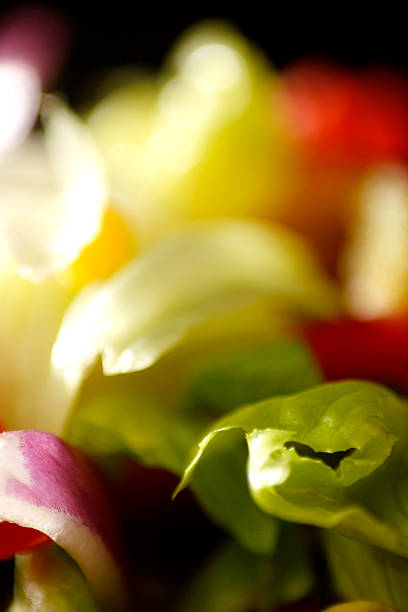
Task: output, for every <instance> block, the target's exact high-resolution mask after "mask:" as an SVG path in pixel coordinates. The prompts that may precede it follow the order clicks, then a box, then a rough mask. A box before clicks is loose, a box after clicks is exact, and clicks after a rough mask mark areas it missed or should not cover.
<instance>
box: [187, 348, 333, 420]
mask: <svg viewBox="0 0 408 612" xmlns="http://www.w3.org/2000/svg"><path fill="white" fill-rule="evenodd" d="M321 382H322V376H321V374H320V372H319V369H318V366H317V364H316V362H315V360H314V358H313V356H312V354H311V352H310V351H309V350H308V348H307V346H306V345H305V344H302V343H301V342H299V341H298V340H295V339H291V338H277V339H276V340H274V341H270V342H262V343H256V344H255V345H252V344H251V345H249V346H244V347H242V348H240V347H239V348H234V349H225V348H224V350H221V351H218V352H212V353H211V354H210V355H208V356H206V357H205V358H203V359H201V360H198V362H197V363H194V365H193V366H192V367H191V374H190V380H189V383H188V390H187V398H186V400H185V403H186V404H187V406H188V407H189V409H191V410H194V411H197V412H199V413H207V412H208V413H210V414H214V415H218V414H223V413H225V412H229V411H231V410H233V409H234V408H238V406H242V405H244V404H248V403H253V402H257V401H261V400H263V399H267V398H270V397H273V396H275V395H290V394H291V393H297V392H299V391H303V390H305V389H309V388H310V387H314V386H316V385H317V384H319V383H321Z"/></svg>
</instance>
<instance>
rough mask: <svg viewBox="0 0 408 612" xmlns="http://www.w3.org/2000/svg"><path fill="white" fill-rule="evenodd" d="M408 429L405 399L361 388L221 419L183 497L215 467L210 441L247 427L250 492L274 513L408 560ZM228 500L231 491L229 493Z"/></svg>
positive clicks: (315, 393) (322, 391) (354, 385)
mask: <svg viewBox="0 0 408 612" xmlns="http://www.w3.org/2000/svg"><path fill="white" fill-rule="evenodd" d="M407 422H408V421H407V410H406V406H405V405H404V404H403V403H402V402H401V401H400V400H399V399H398V398H397V396H395V395H394V394H393V393H392V392H391V391H388V390H387V389H385V388H384V387H381V386H379V385H374V384H370V383H365V382H359V381H347V382H342V383H336V384H327V385H322V386H320V387H316V388H314V389H311V390H309V391H305V392H303V393H299V394H297V395H292V396H287V397H280V398H273V399H271V400H267V401H264V402H261V403H258V404H253V405H249V406H246V407H243V408H241V409H239V410H237V411H235V412H233V413H230V414H228V415H227V416H226V417H224V418H223V419H220V420H219V421H218V422H216V423H215V424H214V425H213V427H212V428H211V429H210V431H209V432H208V433H207V435H206V436H204V437H203V438H202V440H201V442H200V443H199V445H198V447H197V450H196V453H195V456H194V458H193V460H192V461H191V463H190V464H189V466H188V467H187V469H186V471H185V474H184V478H183V480H182V482H181V483H180V485H179V487H178V489H177V491H176V492H178V491H180V490H181V489H182V488H183V487H185V486H186V485H187V483H188V482H189V481H190V480H191V479H193V477H194V470H195V468H196V465H197V464H199V463H200V462H201V461H203V462H204V463H205V461H206V460H207V456H208V455H210V454H211V447H210V446H209V445H210V443H211V444H212V443H213V441H214V440H216V439H217V438H220V437H223V436H225V435H230V434H229V432H230V431H231V430H238V431H241V432H243V433H244V435H245V438H246V441H247V444H248V449H249V458H248V465H247V476H248V484H249V488H250V491H251V494H252V497H253V499H254V500H255V502H256V503H257V504H258V505H259V507H260V508H261V509H262V510H263V511H264V512H266V513H268V514H271V515H273V516H276V517H278V518H281V519H284V520H288V521H293V522H299V523H308V524H311V525H316V526H320V527H325V528H336V529H338V530H339V531H340V532H342V533H343V534H345V535H350V536H352V537H354V538H357V539H360V540H362V541H365V542H368V543H371V544H375V545H378V546H381V547H383V548H385V549H386V550H389V551H392V552H395V553H398V554H400V555H405V556H408V522H407V520H406V517H405V516H404V512H403V509H401V508H400V503H401V499H400V495H401V491H400V490H398V491H397V490H396V489H398V488H400V489H403V483H404V476H403V474H404V472H405V469H406V465H405V466H404V465H403V464H402V463H401V462H402V460H403V458H404V453H403V449H404V444H406V437H407ZM399 437H400V438H401V439H400V441H399V443H398V444H396V442H397V440H398V438H399ZM394 444H396V449H395V451H394V452H393V455H392V457H391V458H390V456H391V453H392V451H393V446H394ZM207 447H208V449H207ZM206 449H207V450H208V452H205V451H206ZM389 458H390V459H389ZM401 470H402V471H401ZM193 482H194V480H193ZM378 491H381V495H379V494H378ZM396 492H397V493H398V496H397V495H396ZM406 494H408V491H407V492H406ZM218 495H219V496H221V497H222V496H227V495H228V491H227V490H226V489H219V491H218Z"/></svg>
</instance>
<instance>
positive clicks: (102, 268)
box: [63, 208, 137, 290]
mask: <svg viewBox="0 0 408 612" xmlns="http://www.w3.org/2000/svg"><path fill="white" fill-rule="evenodd" d="M136 250H137V247H136V239H135V237H134V235H133V234H132V232H131V231H130V228H129V227H128V226H127V225H126V223H125V221H124V220H123V219H122V217H121V216H120V215H119V214H118V213H117V212H116V211H115V210H113V209H112V208H108V209H107V210H106V213H105V216H104V218H103V221H102V228H101V231H100V233H99V235H98V236H97V238H96V239H95V240H94V241H93V242H92V243H91V244H90V245H88V246H87V247H86V248H85V249H84V250H83V251H82V253H81V254H80V256H79V257H78V259H76V260H75V261H74V263H73V264H72V266H71V267H70V268H69V269H68V270H66V272H65V273H64V277H63V280H65V281H68V283H69V284H70V285H73V286H74V288H75V289H76V290H78V289H80V288H82V287H83V286H84V285H86V284H87V283H89V282H91V281H94V280H98V279H103V278H107V277H108V276H110V275H111V274H113V273H114V272H115V271H116V270H118V268H120V267H121V266H122V265H123V264H124V263H126V262H127V261H129V260H130V259H131V258H132V257H133V256H134V255H135V253H136Z"/></svg>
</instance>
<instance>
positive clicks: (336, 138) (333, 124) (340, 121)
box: [283, 61, 357, 159]
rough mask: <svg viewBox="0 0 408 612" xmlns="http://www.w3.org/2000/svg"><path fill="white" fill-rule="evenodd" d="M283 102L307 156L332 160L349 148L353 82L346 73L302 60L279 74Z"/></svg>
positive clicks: (351, 129) (345, 154) (343, 154)
mask: <svg viewBox="0 0 408 612" xmlns="http://www.w3.org/2000/svg"><path fill="white" fill-rule="evenodd" d="M283 94H284V103H285V105H286V108H287V112H288V115H289V122H290V124H291V125H292V131H293V135H294V137H295V139H297V140H299V141H300V143H302V144H303V145H304V149H305V152H306V154H308V155H310V156H312V157H313V156H317V157H324V158H325V159H327V157H328V158H329V159H336V158H337V157H344V156H347V155H348V153H349V151H350V149H351V148H352V137H353V125H354V124H355V117H354V115H355V110H356V96H357V89H356V81H355V79H354V78H353V76H352V75H351V74H349V73H348V72H347V71H346V70H344V69H342V68H340V67H337V66H335V65H331V64H329V63H324V62H313V61H304V62H300V63H298V64H295V65H294V66H292V67H291V68H289V69H287V70H286V71H285V73H284V74H283Z"/></svg>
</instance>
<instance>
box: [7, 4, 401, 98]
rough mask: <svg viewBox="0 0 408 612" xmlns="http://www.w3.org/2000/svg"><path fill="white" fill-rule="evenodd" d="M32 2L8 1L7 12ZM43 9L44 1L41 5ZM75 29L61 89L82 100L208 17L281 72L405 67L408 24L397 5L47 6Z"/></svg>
mask: <svg viewBox="0 0 408 612" xmlns="http://www.w3.org/2000/svg"><path fill="white" fill-rule="evenodd" d="M30 4H33V3H17V2H2V3H1V12H2V13H3V15H4V14H5V13H6V12H7V11H9V10H10V9H15V8H17V7H20V6H30ZM36 5H38V3H36ZM41 6H43V7H44V8H47V9H50V10H58V11H59V12H60V14H61V15H63V16H65V18H66V20H67V22H68V23H69V24H70V26H71V28H72V40H71V45H72V46H71V50H70V53H69V55H68V56H67V59H66V63H65V66H64V68H63V70H62V71H61V72H60V74H59V76H58V81H57V86H58V88H59V89H60V90H62V91H64V92H65V93H66V94H68V95H69V98H70V101H71V103H73V104H74V105H75V103H80V102H81V101H82V100H83V99H84V97H87V96H88V95H89V89H90V81H91V83H92V82H93V79H94V78H97V77H98V75H99V76H100V71H102V70H104V69H106V68H113V67H117V66H123V65H135V64H136V65H139V66H143V67H146V68H151V69H156V68H158V67H159V66H160V65H161V63H162V61H163V59H164V58H165V56H166V53H167V51H168V50H169V48H170V46H171V45H172V44H173V43H174V41H175V40H176V38H177V37H178V36H179V35H180V34H181V33H182V32H183V31H185V29H186V28H188V27H189V26H190V25H192V24H194V23H196V22H198V21H201V20H203V19H208V18H215V19H222V20H226V21H228V22H229V23H231V24H232V25H235V26H236V27H238V29H239V30H241V32H242V33H243V34H244V35H245V37H246V38H248V39H249V40H251V41H252V42H255V43H256V44H258V45H259V46H260V48H261V49H262V50H263V51H264V52H265V53H266V54H267V55H268V57H269V59H270V61H271V62H272V64H273V65H274V66H275V67H276V68H278V69H280V68H283V67H286V66H287V65H288V64H290V63H291V62H293V61H294V60H296V59H299V58H304V57H310V56H312V57H326V58H332V59H335V60H338V61H339V62H341V63H343V64H344V65H346V66H364V65H367V64H376V65H378V64H382V65H386V66H393V67H396V68H401V69H406V68H407V66H408V52H407V45H406V34H405V31H404V30H405V25H404V24H405V20H404V19H403V16H402V13H401V10H400V9H397V5H396V3H395V4H393V3H391V4H389V3H388V4H387V7H386V8H385V7H384V6H381V7H378V8H376V9H375V8H374V7H373V6H370V8H369V9H366V10H362V11H359V10H357V7H356V6H355V5H353V4H352V3H349V4H347V3H342V4H341V6H340V5H337V6H336V7H335V6H334V5H332V4H330V5H327V6H325V7H319V8H318V7H317V6H316V5H315V4H313V3H304V4H303V3H302V4H301V5H300V6H295V5H294V4H292V3H284V2H278V3H274V4H273V5H268V6H263V7H262V5H261V3H256V4H255V5H252V4H251V5H249V4H245V5H243V8H241V9H240V8H238V6H235V7H234V8H233V9H231V8H229V9H225V8H223V5H222V3H221V4H220V3H215V4H213V5H211V3H209V2H205V3H204V2H194V3H190V4H189V6H188V8H182V7H181V5H179V6H177V4H173V3H169V4H166V5H165V6H160V5H157V4H156V3H153V4H151V5H149V3H128V2H126V3H125V2H114V3H113V2H107V3H98V6H97V8H96V6H95V5H94V4H93V3H86V2H82V3H79V2H78V3H73V2H69V1H68V0H64V1H61V2H49V3H47V2H43V3H41Z"/></svg>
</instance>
